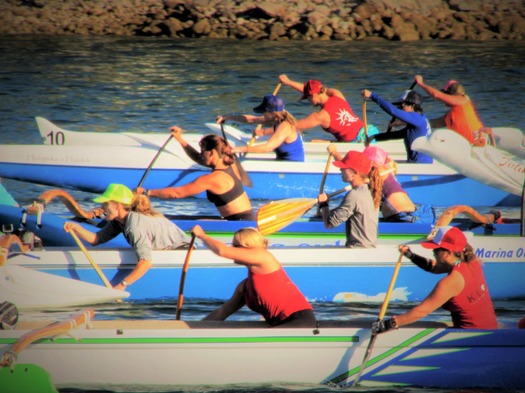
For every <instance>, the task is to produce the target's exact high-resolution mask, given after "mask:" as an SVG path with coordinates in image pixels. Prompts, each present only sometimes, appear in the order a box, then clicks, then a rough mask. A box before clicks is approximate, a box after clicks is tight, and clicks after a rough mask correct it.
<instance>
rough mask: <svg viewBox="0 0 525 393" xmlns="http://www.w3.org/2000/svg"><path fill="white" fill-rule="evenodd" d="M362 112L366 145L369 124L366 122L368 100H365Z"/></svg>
mask: <svg viewBox="0 0 525 393" xmlns="http://www.w3.org/2000/svg"><path fill="white" fill-rule="evenodd" d="M362 112H363V124H364V132H365V143H366V140H367V139H368V124H367V122H366V98H365V99H364V100H363V106H362Z"/></svg>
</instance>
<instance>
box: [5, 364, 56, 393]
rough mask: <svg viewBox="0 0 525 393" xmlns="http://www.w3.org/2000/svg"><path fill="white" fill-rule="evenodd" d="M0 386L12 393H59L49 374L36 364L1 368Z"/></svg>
mask: <svg viewBox="0 0 525 393" xmlns="http://www.w3.org/2000/svg"><path fill="white" fill-rule="evenodd" d="M0 386H2V391H3V392H10V393H28V392H39V393H58V390H57V389H56V388H55V385H54V384H53V381H52V379H51V376H50V375H49V373H48V372H47V371H46V370H44V369H43V368H42V367H40V366H37V365H36V364H16V365H15V366H14V368H13V369H11V368H10V367H2V368H0Z"/></svg>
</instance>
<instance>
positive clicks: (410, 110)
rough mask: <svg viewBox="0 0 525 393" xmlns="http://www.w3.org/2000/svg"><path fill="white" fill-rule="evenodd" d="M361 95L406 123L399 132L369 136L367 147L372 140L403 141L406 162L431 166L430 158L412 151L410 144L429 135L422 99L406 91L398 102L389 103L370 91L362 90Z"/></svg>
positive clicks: (415, 93)
mask: <svg viewBox="0 0 525 393" xmlns="http://www.w3.org/2000/svg"><path fill="white" fill-rule="evenodd" d="M361 95H362V96H363V98H365V99H370V100H372V101H374V102H375V103H377V104H378V105H379V106H380V107H381V109H383V110H384V111H385V112H386V113H388V114H389V115H391V116H393V117H395V118H397V119H399V120H401V121H402V122H404V123H406V127H404V128H403V129H401V130H399V131H392V132H384V133H381V134H376V135H372V136H369V137H368V138H367V142H366V144H367V146H368V144H369V143H370V142H371V141H372V140H374V139H375V140H376V141H386V140H390V139H403V140H404V142H405V148H406V151H407V162H417V163H421V164H431V163H432V162H433V160H432V157H430V156H428V155H426V154H423V153H420V152H418V151H416V150H412V142H414V140H415V139H416V138H419V137H420V136H425V137H426V136H428V135H430V132H431V128H430V123H429V121H428V119H427V117H426V116H425V115H424V114H423V108H422V107H421V104H422V103H423V97H422V96H421V95H420V94H419V93H417V92H415V91H413V90H407V91H406V92H405V94H403V96H401V97H400V98H399V100H398V101H396V102H393V103H390V102H388V101H386V100H384V99H382V98H381V97H379V96H378V95H377V94H375V93H372V92H371V91H370V90H366V89H365V90H363V91H362V92H361Z"/></svg>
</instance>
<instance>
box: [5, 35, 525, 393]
mask: <svg viewBox="0 0 525 393" xmlns="http://www.w3.org/2000/svg"><path fill="white" fill-rule="evenodd" d="M523 59H525V43H524V42H480V43H478V42H454V41H444V42H414V43H399V42H249V41H214V40H198V39H196V40H179V39H159V38H137V37H133V38H122V37H72V36H67V37H40V36H38V37H37V36H18V37H9V38H6V37H0V86H1V89H0V135H1V138H2V143H3V144H15V143H41V140H40V137H39V134H38V131H37V128H36V123H35V120H34V117H35V116H42V117H45V118H47V119H49V120H51V121H53V122H54V123H56V124H58V125H60V126H62V127H63V128H66V129H71V130H78V131H100V132H112V131H134V132H166V133H167V132H168V128H169V127H170V126H172V125H180V126H181V127H182V128H184V129H186V130H191V131H195V132H201V133H203V134H205V133H207V129H206V128H205V127H204V125H203V124H204V123H205V122H212V121H214V120H215V117H216V115H218V114H223V113H232V112H241V113H251V110H252V108H253V107H254V106H256V105H258V104H259V102H260V100H261V98H262V96H264V95H265V94H267V93H270V92H272V91H273V89H274V88H275V86H276V84H277V82H278V80H277V77H278V75H279V74H281V73H285V74H288V75H289V77H290V78H292V79H296V80H300V81H304V80H306V79H310V78H317V79H320V80H322V81H323V82H324V83H325V84H326V85H328V86H333V87H336V88H338V89H340V90H342V91H343V93H344V94H345V95H346V96H347V98H348V100H349V101H350V104H351V105H352V106H353V107H354V109H355V110H356V113H360V106H361V97H360V95H359V92H360V90H361V89H363V88H368V89H370V90H372V91H376V92H377V93H379V94H380V95H381V96H383V97H385V98H388V99H394V98H397V97H398V96H399V95H400V94H401V93H402V92H403V91H404V90H405V89H407V88H408V87H409V86H410V85H411V84H412V81H413V78H414V75H416V74H422V75H423V76H424V78H425V80H426V81H427V82H428V83H429V84H431V85H434V86H436V87H441V86H442V85H443V84H444V83H445V82H446V81H447V80H449V79H457V80H459V81H460V82H462V83H463V84H464V85H465V87H466V90H467V92H468V94H469V95H470V96H471V98H472V99H473V101H474V102H475V104H476V106H477V109H478V111H479V113H480V116H481V118H482V120H483V121H484V122H485V124H486V125H488V126H509V127H518V128H521V129H524V128H525V122H524V120H525V114H524V111H523V109H524V103H525V82H524V80H525V78H524V77H525V65H524V63H523ZM279 94H280V95H281V96H282V97H283V98H284V99H285V100H286V102H287V109H288V110H289V111H290V112H291V113H292V114H294V115H295V116H296V117H298V118H299V117H302V116H304V115H306V114H307V113H310V111H312V108H311V107H310V106H309V105H308V104H307V103H304V102H299V101H298V99H299V94H298V93H297V92H296V91H294V90H292V89H290V88H287V87H283V88H282V89H281V91H280V93H279ZM424 109H425V111H426V112H427V114H428V115H429V117H434V116H437V115H439V114H442V113H443V112H444V111H445V107H444V106H443V105H442V104H440V103H438V102H435V101H432V100H430V99H427V100H425V102H424ZM367 114H368V122H369V123H372V124H375V125H377V126H378V127H379V128H384V127H385V126H386V124H387V122H388V120H389V117H388V116H387V115H386V114H385V113H383V112H382V111H381V110H378V107H377V106H375V105H372V104H371V105H368V113H367ZM241 128H244V129H245V130H247V131H250V132H251V129H250V128H249V127H246V126H241ZM325 136H326V134H324V133H323V132H322V131H314V132H310V133H308V134H307V135H306V138H305V139H307V140H308V139H310V138H322V137H325ZM0 154H1V151H0ZM3 182H4V184H5V186H6V187H7V188H8V189H9V190H10V191H11V192H12V194H13V195H14V196H15V198H16V199H17V200H18V201H19V202H20V203H22V204H26V203H31V202H32V201H33V200H35V199H36V197H37V196H38V195H40V194H41V193H42V192H43V191H45V190H46V187H44V186H38V185H30V184H26V183H22V182H17V181H12V180H7V179H4V180H3ZM72 194H73V195H74V197H75V198H76V199H77V201H78V202H79V203H80V204H82V205H83V206H90V204H91V203H92V202H91V199H92V198H93V195H91V194H89V193H82V192H72ZM263 202H264V201H255V205H256V206H258V205H260V204H262V203H263ZM156 203H157V205H156V207H158V208H160V209H162V210H163V211H165V212H166V213H171V214H195V212H198V213H199V214H204V215H214V214H215V209H214V208H211V207H210V206H209V203H207V202H206V201H204V200H192V199H190V200H185V201H180V202H156ZM49 211H52V212H63V211H64V208H63V207H62V206H60V205H59V204H57V205H54V204H51V205H50V206H49ZM510 214H514V216H515V217H517V215H516V214H517V213H516V212H515V211H514V212H510ZM218 304H219V303H218V302H214V301H213V300H209V299H206V300H200V299H185V306H184V312H183V319H184V318H185V319H192V320H197V319H200V318H202V317H203V316H204V315H206V314H207V313H208V312H209V311H210V310H212V309H213V308H214V307H216V306H217V305H218ZM175 305H176V299H169V298H167V299H164V300H162V301H155V302H150V301H143V302H127V303H125V304H120V305H114V304H111V305H105V306H100V307H97V318H98V319H111V318H129V319H136V318H138V319H144V318H160V319H172V318H173V317H174V315H175ZM411 306H412V305H411V304H398V303H393V304H392V305H391V306H390V308H389V310H390V311H391V312H392V313H396V312H397V313H399V312H402V311H403V310H404V309H406V308H409V307H411ZM495 306H496V309H497V314H498V319H499V320H500V322H502V323H504V324H508V325H512V324H514V323H515V322H516V321H517V320H518V319H519V318H521V317H522V316H524V315H525V300H524V299H509V300H503V301H497V302H496V303H495ZM314 307H315V311H316V314H317V316H318V318H320V319H347V318H354V317H359V318H368V319H370V321H371V322H372V321H373V320H374V319H375V318H376V317H377V314H378V311H379V310H378V308H379V306H378V305H377V304H356V303H351V304H341V303H338V304H336V303H330V302H327V303H315V304H314ZM64 313H65V311H61V312H49V313H45V314H34V315H31V317H32V318H48V317H50V316H51V317H55V318H60V317H61V316H63V315H64ZM257 318H258V317H257V316H255V315H253V313H251V312H249V311H243V312H241V313H239V314H237V315H236V316H235V317H234V318H233V319H257ZM432 319H435V320H448V316H447V314H446V313H444V312H436V313H435V314H433V315H432ZM137 389H138V388H137ZM139 390H141V391H143V390H144V388H143V387H141V388H140V389H139ZM341 390H342V391H356V392H367V393H370V392H382V393H386V392H395V393H401V392H406V393H422V392H438V393H441V392H442V391H441V390H428V389H403V388H396V389H362V388H357V389H333V388H329V387H320V386H297V385H294V386H266V385H265V386H237V387H213V388H212V387H207V386H197V387H193V388H190V389H186V388H184V389H171V390H170V391H172V392H182V391H184V392H187V391H194V392H197V391H206V392H244V391H255V392H259V393H263V392H264V393H266V392H284V391H300V392H330V391H341ZM67 391H68V392H73V391H75V392H77V391H79V392H80V391H82V392H85V391H83V390H82V389H79V390H67ZM100 391H101V392H102V391H107V390H105V389H104V387H101V389H100ZM464 392H469V393H471V392H472V393H473V392H475V390H468V391H464ZM484 392H489V391H488V390H485V391H484Z"/></svg>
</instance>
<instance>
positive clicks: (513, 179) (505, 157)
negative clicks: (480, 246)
mask: <svg viewBox="0 0 525 393" xmlns="http://www.w3.org/2000/svg"><path fill="white" fill-rule="evenodd" d="M524 140H525V139H524ZM496 146H497V145H496ZM412 148H413V149H415V150H417V151H420V152H422V153H425V154H428V155H429V156H431V157H433V158H434V159H436V160H439V161H440V162H442V163H443V164H445V165H447V166H448V167H450V168H452V169H454V170H456V171H458V173H461V174H462V175H464V176H467V177H468V178H470V179H475V180H477V181H479V182H482V183H484V184H487V185H490V186H493V187H496V188H499V189H501V190H505V191H508V192H510V193H512V194H514V195H521V194H522V193H523V192H524V191H523V188H524V187H525V148H524V149H523V151H521V153H520V155H514V154H512V153H509V152H508V151H505V150H501V149H500V148H498V147H495V146H493V145H490V144H487V145H485V146H471V145H470V144H469V142H468V141H467V140H466V139H465V138H463V137H462V136H461V135H459V134H458V133H457V132H454V131H451V130H448V129H439V130H436V131H434V132H432V134H431V135H430V137H428V138H425V137H420V138H417V139H416V140H415V141H414V142H413V143H412Z"/></svg>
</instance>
